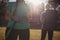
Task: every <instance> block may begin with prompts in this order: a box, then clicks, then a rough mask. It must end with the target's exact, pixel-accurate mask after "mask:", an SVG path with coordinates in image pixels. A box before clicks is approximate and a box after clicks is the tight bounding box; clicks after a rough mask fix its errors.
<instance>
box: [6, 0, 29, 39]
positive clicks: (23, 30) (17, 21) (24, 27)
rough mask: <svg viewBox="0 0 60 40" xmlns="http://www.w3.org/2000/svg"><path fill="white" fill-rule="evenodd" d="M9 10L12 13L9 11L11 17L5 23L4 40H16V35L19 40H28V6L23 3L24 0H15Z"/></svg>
mask: <svg viewBox="0 0 60 40" xmlns="http://www.w3.org/2000/svg"><path fill="white" fill-rule="evenodd" d="M15 5H16V7H15ZM14 8H15V10H14ZM11 10H12V11H13V13H10V14H11V15H10V17H11V19H10V20H9V22H8V24H7V29H6V33H5V40H17V36H18V35H19V40H30V39H29V38H30V30H29V28H30V24H29V13H28V12H29V9H28V6H27V5H26V4H25V3H24V0H17V3H16V4H14V5H12V8H11Z"/></svg>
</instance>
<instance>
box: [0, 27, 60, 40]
mask: <svg viewBox="0 0 60 40" xmlns="http://www.w3.org/2000/svg"><path fill="white" fill-rule="evenodd" d="M5 30H6V28H4V27H2V28H0V40H4V36H5ZM40 38H41V30H40V29H30V40H40ZM47 39H48V35H47V36H46V40H47ZM53 40H60V32H59V31H54V35H53Z"/></svg>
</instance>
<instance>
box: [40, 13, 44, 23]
mask: <svg viewBox="0 0 60 40" xmlns="http://www.w3.org/2000/svg"><path fill="white" fill-rule="evenodd" d="M40 21H41V23H42V24H44V23H45V15H44V13H43V14H41V15H40Z"/></svg>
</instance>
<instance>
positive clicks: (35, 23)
mask: <svg viewBox="0 0 60 40" xmlns="http://www.w3.org/2000/svg"><path fill="white" fill-rule="evenodd" d="M49 1H54V2H55V3H56V5H55V7H56V9H57V10H58V17H59V19H58V20H57V22H58V26H57V27H55V31H54V38H53V40H60V0H25V3H26V4H27V5H28V7H29V9H30V15H31V17H30V18H31V21H30V25H31V26H30V28H31V29H30V35H31V36H30V40H40V35H41V22H40V13H41V12H42V11H44V10H46V8H45V6H46V5H47V3H48V2H49ZM15 3H16V0H0V40H4V37H5V30H6V26H7V23H8V20H9V19H10V13H9V10H10V11H11V8H12V6H13V5H14V4H15ZM7 6H9V7H10V8H9V10H7ZM6 11H7V12H6ZM47 37H48V36H46V40H47Z"/></svg>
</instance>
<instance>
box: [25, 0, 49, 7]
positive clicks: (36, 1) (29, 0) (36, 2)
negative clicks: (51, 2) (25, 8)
mask: <svg viewBox="0 0 60 40" xmlns="http://www.w3.org/2000/svg"><path fill="white" fill-rule="evenodd" d="M25 2H26V3H31V4H32V5H35V6H36V5H39V4H41V3H44V4H47V3H48V0H25Z"/></svg>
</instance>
